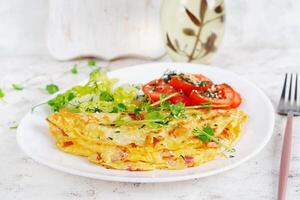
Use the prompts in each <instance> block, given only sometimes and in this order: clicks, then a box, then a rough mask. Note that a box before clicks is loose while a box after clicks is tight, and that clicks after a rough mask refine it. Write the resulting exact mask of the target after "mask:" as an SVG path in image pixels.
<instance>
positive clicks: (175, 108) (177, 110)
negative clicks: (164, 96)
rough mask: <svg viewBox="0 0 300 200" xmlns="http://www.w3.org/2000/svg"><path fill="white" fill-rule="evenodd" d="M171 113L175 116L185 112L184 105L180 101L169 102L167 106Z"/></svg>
mask: <svg viewBox="0 0 300 200" xmlns="http://www.w3.org/2000/svg"><path fill="white" fill-rule="evenodd" d="M169 108H170V111H171V115H172V116H173V117H175V118H178V117H181V116H182V115H183V114H184V112H185V106H184V104H183V103H182V102H179V103H176V104H171V105H170V106H169Z"/></svg>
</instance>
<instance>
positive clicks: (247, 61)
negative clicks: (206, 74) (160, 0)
mask: <svg viewBox="0 0 300 200" xmlns="http://www.w3.org/2000/svg"><path fill="white" fill-rule="evenodd" d="M163 60H168V59H167V58H164V59H163ZM144 62H145V61H138V60H129V61H119V62H115V63H112V64H110V66H112V67H111V68H118V67H124V66H128V65H132V64H139V63H144ZM74 63H78V61H72V62H64V63H61V62H57V61H54V60H52V59H51V58H50V57H48V56H19V57H0V87H1V88H4V90H5V93H6V97H5V98H4V100H1V101H0V152H1V156H0V199H3V200H13V199H30V200H41V199H46V200H48V199H49V200H52V199H57V200H60V199H67V200H68V199H81V200H88V199H89V200H90V199H108V200H114V199H122V200H127V199H128V200H140V199H146V200H148V199H155V200H159V199H164V200H171V199H176V200H200V199H204V200H206V199H207V200H220V199H228V200H260V199H263V200H264V199H276V190H277V177H278V168H279V160H280V149H281V143H282V132H283V127H284V122H285V120H284V118H283V117H279V116H277V117H276V125H275V130H274V134H273V137H272V139H271V141H270V142H269V143H268V145H267V146H266V147H265V148H264V149H263V150H262V151H261V152H260V153H259V154H258V155H257V156H255V157H254V158H253V159H251V160H250V161H248V162H246V163H244V164H242V165H240V166H239V167H237V168H235V169H233V170H231V171H227V172H225V173H222V174H219V175H215V176H211V177H207V178H202V179H195V180H190V181H184V182H175V183H162V184H131V183H115V182H107V181H100V180H93V179H89V178H83V177H78V176H74V175H69V174H65V173H62V172H59V171H55V170H53V169H50V168H48V167H45V166H43V165H40V164H38V163H36V162H35V161H33V160H32V159H31V158H29V157H27V156H26V155H25V154H24V153H23V152H22V151H21V150H20V149H19V147H18V146H17V143H16V130H15V129H10V128H9V126H11V125H13V124H15V123H16V124H17V123H18V122H19V121H20V119H21V118H22V116H23V115H24V114H25V113H26V112H27V111H28V110H29V109H30V108H31V107H32V106H33V105H35V104H37V103H39V102H40V101H42V100H43V99H44V98H46V97H47V96H48V94H46V93H45V92H44V91H43V88H44V87H45V85H46V84H48V83H50V82H51V81H53V82H54V83H55V84H58V85H59V86H60V88H61V89H63V88H67V87H69V86H72V85H74V84H76V83H77V82H79V81H80V80H84V79H86V78H87V75H88V73H89V71H90V70H89V68H88V67H84V66H83V67H82V68H80V69H79V73H78V74H77V75H73V74H71V73H70V72H69V70H70V69H71V67H72V65H73V64H74ZM98 64H99V65H100V66H107V63H101V62H98ZM81 65H86V63H85V62H82V63H81ZM213 65H216V66H219V67H222V68H224V69H227V70H230V71H233V72H236V73H238V74H240V75H241V76H243V77H244V78H246V79H248V80H250V81H252V82H254V83H255V84H257V85H258V86H259V87H260V88H262V89H263V90H264V91H265V92H266V94H267V96H269V97H270V99H271V100H272V102H273V103H274V104H275V103H276V102H277V98H278V96H279V93H280V91H281V87H282V81H283V74H284V72H298V73H299V72H300V49H298V48H289V49H286V48H277V49H276V48H267V49H259V48H240V49H226V51H224V50H222V51H220V53H219V54H218V56H217V57H216V59H215V60H214V62H213ZM26 79H31V80H30V81H28V82H26V83H25V84H24V85H25V86H26V87H25V89H24V90H23V91H14V90H12V89H11V88H10V85H11V84H12V83H19V82H22V81H24V80H26ZM258 112H259V111H258ZM295 126H296V127H295V129H294V136H293V148H292V151H293V152H292V159H291V170H290V176H289V182H288V199H295V200H296V199H300V118H298V119H295ZM257 139H258V140H259V138H257Z"/></svg>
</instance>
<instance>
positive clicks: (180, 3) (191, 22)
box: [161, 0, 225, 63]
mask: <svg viewBox="0 0 300 200" xmlns="http://www.w3.org/2000/svg"><path fill="white" fill-rule="evenodd" d="M224 19H225V10H224V0H163V1H162V5H161V31H162V36H163V39H164V42H165V45H166V47H167V51H168V54H169V56H170V57H171V58H172V60H174V61H178V62H195V63H209V62H210V61H211V59H212V57H213V55H214V54H215V53H216V50H217V49H218V47H219V45H220V42H221V40H222V37H223V33H224Z"/></svg>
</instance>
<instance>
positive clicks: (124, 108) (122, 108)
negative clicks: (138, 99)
mask: <svg viewBox="0 0 300 200" xmlns="http://www.w3.org/2000/svg"><path fill="white" fill-rule="evenodd" d="M117 109H118V110H119V111H123V112H124V111H126V110H127V107H126V105H125V104H124V103H119V104H118V105H117Z"/></svg>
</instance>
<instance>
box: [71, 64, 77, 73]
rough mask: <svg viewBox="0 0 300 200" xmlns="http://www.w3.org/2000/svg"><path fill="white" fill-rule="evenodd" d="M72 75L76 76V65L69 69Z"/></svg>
mask: <svg viewBox="0 0 300 200" xmlns="http://www.w3.org/2000/svg"><path fill="white" fill-rule="evenodd" d="M71 73H72V74H78V70H77V65H74V66H73V67H72V69H71Z"/></svg>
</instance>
